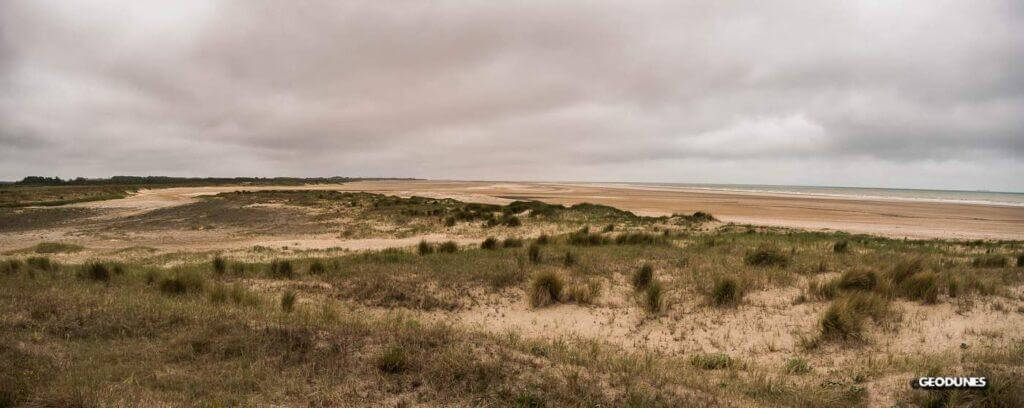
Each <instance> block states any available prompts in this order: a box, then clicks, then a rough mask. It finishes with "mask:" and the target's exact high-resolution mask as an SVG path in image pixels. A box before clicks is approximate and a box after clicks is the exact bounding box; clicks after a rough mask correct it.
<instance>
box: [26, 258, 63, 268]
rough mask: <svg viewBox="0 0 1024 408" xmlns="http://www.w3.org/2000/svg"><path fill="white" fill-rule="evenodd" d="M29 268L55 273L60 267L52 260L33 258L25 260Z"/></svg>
mask: <svg viewBox="0 0 1024 408" xmlns="http://www.w3.org/2000/svg"><path fill="white" fill-rule="evenodd" d="M25 263H27V264H28V267H29V268H32V269H34V270H38V271H44V272H53V271H55V270H57V268H58V266H59V265H57V263H56V262H53V261H51V260H50V258H48V257H45V256H33V257H29V258H28V259H26V260H25Z"/></svg>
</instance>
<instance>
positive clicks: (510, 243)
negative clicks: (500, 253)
mask: <svg viewBox="0 0 1024 408" xmlns="http://www.w3.org/2000/svg"><path fill="white" fill-rule="evenodd" d="M501 246H502V247H505V248H519V247H522V246H523V240H521V239H519V238H505V241H504V242H502V243H501Z"/></svg>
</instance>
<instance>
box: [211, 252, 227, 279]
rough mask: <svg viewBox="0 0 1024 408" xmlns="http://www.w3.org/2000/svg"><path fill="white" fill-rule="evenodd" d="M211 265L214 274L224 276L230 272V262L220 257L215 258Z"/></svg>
mask: <svg viewBox="0 0 1024 408" xmlns="http://www.w3.org/2000/svg"><path fill="white" fill-rule="evenodd" d="M211 264H212V266H213V272H214V273H216V274H218V275H223V274H224V272H226V271H227V270H228V262H227V261H225V260H224V258H221V257H220V256H215V257H213V261H211Z"/></svg>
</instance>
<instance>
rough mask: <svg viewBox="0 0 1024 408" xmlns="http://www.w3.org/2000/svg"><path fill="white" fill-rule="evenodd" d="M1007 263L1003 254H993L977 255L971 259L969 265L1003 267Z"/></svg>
mask: <svg viewBox="0 0 1024 408" xmlns="http://www.w3.org/2000/svg"><path fill="white" fill-rule="evenodd" d="M1008 265H1009V262H1008V261H1007V260H1006V257H1005V256H1002V255H995V254H992V255H982V256H978V257H975V258H974V260H973V261H971V266H974V267H975V268H1005V267H1006V266H1008Z"/></svg>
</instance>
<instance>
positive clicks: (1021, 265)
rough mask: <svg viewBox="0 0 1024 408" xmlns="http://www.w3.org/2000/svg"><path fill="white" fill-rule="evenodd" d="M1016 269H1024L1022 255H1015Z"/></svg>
mask: <svg viewBox="0 0 1024 408" xmlns="http://www.w3.org/2000/svg"><path fill="white" fill-rule="evenodd" d="M1017 267H1018V268H1024V254H1020V255H1017Z"/></svg>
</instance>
